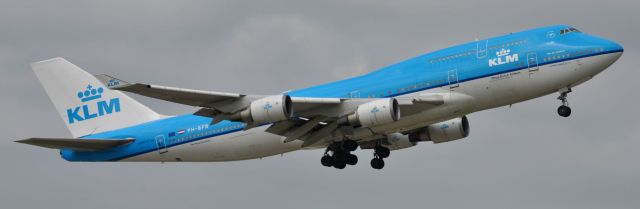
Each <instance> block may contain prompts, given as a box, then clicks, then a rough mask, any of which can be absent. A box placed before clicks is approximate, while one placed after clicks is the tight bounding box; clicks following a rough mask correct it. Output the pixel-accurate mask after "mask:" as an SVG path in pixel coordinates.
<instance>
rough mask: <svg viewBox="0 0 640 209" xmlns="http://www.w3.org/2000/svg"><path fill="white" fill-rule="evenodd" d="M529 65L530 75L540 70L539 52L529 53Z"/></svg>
mask: <svg viewBox="0 0 640 209" xmlns="http://www.w3.org/2000/svg"><path fill="white" fill-rule="evenodd" d="M527 67H528V68H529V77H531V76H532V75H533V74H535V73H536V72H538V71H539V70H540V66H538V54H536V53H535V52H529V53H527Z"/></svg>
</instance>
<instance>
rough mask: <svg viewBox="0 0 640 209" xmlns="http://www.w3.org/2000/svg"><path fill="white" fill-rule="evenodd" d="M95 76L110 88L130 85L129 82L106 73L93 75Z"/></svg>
mask: <svg viewBox="0 0 640 209" xmlns="http://www.w3.org/2000/svg"><path fill="white" fill-rule="evenodd" d="M95 77H96V78H97V79H98V80H100V82H102V84H104V85H105V86H106V87H107V88H110V89H118V88H123V87H127V86H130V85H131V83H129V82H126V81H123V80H120V79H117V78H115V77H113V76H110V75H106V74H100V75H95Z"/></svg>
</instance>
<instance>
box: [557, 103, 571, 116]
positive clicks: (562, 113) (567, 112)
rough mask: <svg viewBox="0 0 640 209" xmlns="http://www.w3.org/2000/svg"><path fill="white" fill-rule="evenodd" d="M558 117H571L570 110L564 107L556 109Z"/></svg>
mask: <svg viewBox="0 0 640 209" xmlns="http://www.w3.org/2000/svg"><path fill="white" fill-rule="evenodd" d="M558 115H560V116H562V117H565V118H566V117H569V116H570V115H571V108H570V107H568V106H565V105H562V106H560V107H558Z"/></svg>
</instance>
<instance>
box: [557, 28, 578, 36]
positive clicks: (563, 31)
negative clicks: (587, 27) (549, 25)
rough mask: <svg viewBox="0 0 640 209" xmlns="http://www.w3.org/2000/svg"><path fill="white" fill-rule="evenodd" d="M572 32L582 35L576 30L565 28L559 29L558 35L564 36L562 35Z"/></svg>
mask: <svg viewBox="0 0 640 209" xmlns="http://www.w3.org/2000/svg"><path fill="white" fill-rule="evenodd" d="M573 32H575V33H582V32H580V31H579V30H578V29H576V28H565V29H561V30H560V35H564V34H567V33H573Z"/></svg>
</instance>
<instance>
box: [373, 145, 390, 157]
mask: <svg viewBox="0 0 640 209" xmlns="http://www.w3.org/2000/svg"><path fill="white" fill-rule="evenodd" d="M374 149H375V154H376V155H377V156H378V157H380V158H387V157H389V155H390V154H391V150H389V148H386V147H383V146H377V147H375V148H374Z"/></svg>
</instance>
